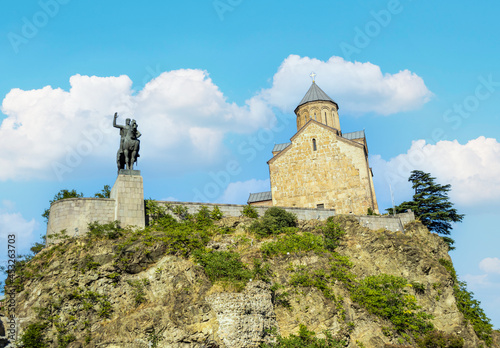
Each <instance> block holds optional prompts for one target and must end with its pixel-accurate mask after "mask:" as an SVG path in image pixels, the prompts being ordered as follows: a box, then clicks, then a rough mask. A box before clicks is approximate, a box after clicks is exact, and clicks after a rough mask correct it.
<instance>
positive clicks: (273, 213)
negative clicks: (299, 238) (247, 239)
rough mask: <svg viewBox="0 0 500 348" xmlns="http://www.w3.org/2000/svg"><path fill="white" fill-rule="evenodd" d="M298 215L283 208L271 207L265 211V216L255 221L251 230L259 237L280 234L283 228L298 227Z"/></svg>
mask: <svg viewBox="0 0 500 348" xmlns="http://www.w3.org/2000/svg"><path fill="white" fill-rule="evenodd" d="M296 226H297V216H296V215H295V214H292V213H289V212H287V211H286V210H285V209H283V208H279V207H271V208H269V209H268V210H266V212H265V213H264V216H263V217H262V218H260V219H259V220H257V221H255V222H254V223H253V224H252V225H251V226H250V230H251V231H252V232H254V233H255V234H256V235H257V236H259V237H266V236H269V235H273V234H279V233H281V232H282V230H283V228H286V227H296Z"/></svg>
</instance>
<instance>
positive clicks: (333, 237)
mask: <svg viewBox="0 0 500 348" xmlns="http://www.w3.org/2000/svg"><path fill="white" fill-rule="evenodd" d="M321 231H322V232H323V235H324V236H325V247H326V249H327V250H330V251H334V250H335V249H336V248H337V247H338V246H339V243H340V240H341V239H342V237H343V236H344V235H345V231H344V230H342V228H341V227H340V226H339V224H337V223H335V222H334V221H333V216H330V217H329V218H328V219H327V220H326V222H325V224H324V226H323V227H322V228H321Z"/></svg>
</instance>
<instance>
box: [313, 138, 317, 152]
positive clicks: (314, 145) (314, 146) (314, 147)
mask: <svg viewBox="0 0 500 348" xmlns="http://www.w3.org/2000/svg"><path fill="white" fill-rule="evenodd" d="M316 150H317V148H316V139H313V151H316Z"/></svg>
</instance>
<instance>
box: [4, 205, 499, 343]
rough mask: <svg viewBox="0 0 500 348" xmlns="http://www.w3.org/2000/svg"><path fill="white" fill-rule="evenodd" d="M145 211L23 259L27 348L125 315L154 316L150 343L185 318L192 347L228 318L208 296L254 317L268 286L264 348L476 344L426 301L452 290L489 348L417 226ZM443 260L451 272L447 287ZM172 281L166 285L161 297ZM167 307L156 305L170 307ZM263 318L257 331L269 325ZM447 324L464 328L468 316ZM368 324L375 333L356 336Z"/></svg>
mask: <svg viewBox="0 0 500 348" xmlns="http://www.w3.org/2000/svg"><path fill="white" fill-rule="evenodd" d="M147 212H148V216H149V218H150V220H149V226H147V227H146V228H144V229H122V228H120V226H119V223H118V222H113V223H108V224H98V223H91V224H89V230H90V232H89V233H88V235H87V236H86V237H84V238H80V239H78V240H76V239H75V238H70V237H67V236H66V237H65V238H62V242H61V243H59V244H57V245H53V246H50V247H48V248H46V249H44V250H42V251H41V252H39V253H38V254H37V255H36V256H34V257H33V258H31V259H27V260H24V261H19V263H18V265H17V268H16V275H17V277H16V278H15V279H14V281H12V282H11V283H9V284H8V286H14V287H15V288H16V289H17V291H18V293H19V299H20V303H21V304H22V306H20V308H23V309H20V311H22V312H21V314H22V315H23V316H25V317H32V318H34V320H32V322H30V323H27V324H26V325H27V326H26V327H25V328H24V331H23V334H22V342H24V345H25V348H30V347H67V346H69V345H70V344H81V345H82V346H83V347H92V346H96V345H97V344H98V343H99V344H100V343H102V342H103V340H104V339H108V338H107V337H108V336H109V335H115V332H116V335H122V334H123V333H122V332H121V331H120V330H121V329H120V326H119V325H121V324H120V323H122V322H121V320H125V318H129V317H130V320H131V322H133V321H135V320H141V318H149V319H148V322H147V324H146V323H141V325H138V326H137V327H136V328H135V331H134V332H135V335H138V336H137V337H139V338H140V339H143V340H144V342H148V341H150V342H151V341H152V338H151V337H152V332H153V333H154V337H155V338H154V342H156V344H158V346H159V347H161V346H162V344H166V345H168V344H173V343H172V342H170V341H169V339H171V337H173V336H172V335H173V334H172V332H170V333H166V332H167V331H164V330H165V327H170V326H169V325H173V327H175V330H177V331H175V332H179V330H181V329H180V328H181V327H182V330H190V329H189V328H190V327H193V330H197V331H195V332H197V334H196V335H198V336H195V333H193V336H190V337H191V338H190V339H191V340H192V341H191V342H193V346H196V345H195V343H196V344H197V345H198V346H199V345H201V344H202V343H203V344H204V342H205V341H207V340H212V338H210V337H209V336H207V335H202V334H200V332H205V331H202V330H206V331H207V332H209V331H210V330H215V331H213V332H217V330H221V328H220V327H219V326H217V325H222V324H220V323H224V325H228V323H229V322H228V321H224V320H223V321H220V322H219V324H217V325H215V324H213V323H214V322H217V321H214V320H215V319H214V318H215V316H216V315H222V314H221V313H220V311H219V312H217V313H216V314H214V313H213V311H212V310H211V309H210V305H209V304H208V303H207V301H208V300H207V298H209V297H214V298H219V297H221V296H222V295H221V294H223V293H227V292H229V293H231V296H229V297H227V298H228V299H230V300H231V301H236V300H237V299H238V298H241V299H243V300H242V301H246V302H244V303H243V304H242V305H241V306H242V307H241V309H240V310H241V313H243V314H242V315H247V314H248V315H252V318H254V316H256V315H258V314H257V313H255V312H251V313H250V312H249V311H251V308H252V306H251V305H250V304H249V303H248V298H249V297H248V296H253V295H249V294H247V293H246V291H247V290H248V289H249V288H251V289H253V290H252V291H254V292H252V293H251V294H254V293H255V294H258V296H257V295H256V297H255V301H254V300H253V299H254V298H253V297H250V298H252V303H253V302H258V301H262V299H263V298H265V296H264V295H265V294H267V296H269V298H270V299H272V307H271V308H274V312H273V313H275V314H272V315H275V316H279V318H280V320H279V323H280V328H279V332H280V333H281V335H278V334H277V333H276V332H277V331H275V333H274V334H270V333H262V334H261V336H259V337H260V339H263V340H264V342H263V343H262V347H269V348H270V347H340V346H342V344H344V343H345V342H348V341H349V340H351V343H352V344H354V341H355V340H360V341H359V343H358V346H362V345H363V343H362V342H361V341H362V340H363V339H361V338H360V337H370V335H372V336H374V337H375V336H376V339H377V340H379V341H377V342H382V341H383V342H390V343H391V344H394V346H396V345H397V344H399V345H405V344H406V345H411V346H419V347H463V346H464V342H469V344H470V342H476V341H474V340H473V338H471V337H466V338H460V337H458V336H457V335H456V334H452V333H450V332H449V331H447V333H444V332H442V331H438V330H437V329H436V328H440V329H441V328H442V327H443V322H442V321H439V320H442V319H441V318H438V317H436V316H435V317H433V316H432V314H431V313H434V314H435V312H432V310H433V308H434V307H436V306H440V309H439V310H440V311H441V310H443V308H445V309H446V310H450V311H452V310H453V309H450V308H448V307H446V306H448V304H447V303H448V302H447V301H444V300H443V299H445V298H446V296H452V297H455V298H456V302H457V307H458V309H459V310H460V311H461V313H463V314H464V317H465V319H466V321H467V322H470V323H471V325H472V326H473V327H474V331H475V332H476V334H477V337H479V338H480V339H481V340H482V341H483V342H485V343H486V345H492V342H493V341H492V338H491V335H492V331H491V325H490V324H489V320H488V319H487V317H486V316H485V315H484V312H483V311H482V310H481V308H480V307H479V302H477V301H475V300H473V298H472V293H470V292H468V291H467V290H466V289H465V284H464V283H461V282H459V281H458V279H457V278H456V274H455V273H454V270H453V266H452V264H451V262H450V261H448V256H447V248H446V245H445V244H443V242H442V240H441V239H440V238H438V237H437V236H435V235H431V234H429V233H428V231H427V230H426V229H425V228H423V227H422V225H421V224H419V223H414V224H411V225H408V226H407V228H406V231H407V233H406V234H402V233H393V232H389V231H370V230H368V229H365V228H363V227H361V226H359V224H358V223H357V221H356V220H354V219H353V218H351V217H342V216H338V217H333V218H329V219H328V220H327V221H324V222H317V221H307V222H303V221H297V220H296V218H295V217H294V216H293V215H291V214H290V215H288V214H289V213H286V212H284V211H281V210H279V208H277V209H273V212H272V213H270V214H269V215H268V216H267V217H266V216H265V215H264V216H263V217H261V218H247V217H242V218H226V219H224V218H223V219H220V218H221V216H220V211H219V212H218V211H217V209H213V210H209V209H208V208H207V207H202V208H201V209H200V210H199V211H198V212H197V213H195V214H188V212H187V208H185V207H175V208H174V207H169V206H166V207H162V206H159V205H158V204H157V203H156V202H154V201H148V202H147ZM285 213H286V214H285ZM419 238H420V239H419ZM97 250H99V252H97ZM435 255H440V256H439V257H442V259H438V257H436V256H435ZM398 267H399V268H398ZM445 268H446V270H447V271H448V272H449V274H450V275H451V277H452V279H453V281H454V284H453V285H451V286H448V285H447V284H449V283H447V279H449V278H447V277H448V273H447V272H445ZM174 270H175V271H174ZM430 270H432V272H430ZM403 271H406V273H404V274H406V276H405V277H402V276H401V274H403ZM426 272H427V273H426ZM187 273H189V276H186V275H185V274H187ZM429 273H431V275H429ZM429 277H430V278H429ZM432 277H434V278H432ZM436 277H437V278H436ZM48 279H50V280H49V281H50V284H45V282H47V281H48ZM431 280H432V281H431ZM44 284H45V285H46V286H45V285H44ZM263 284H264V285H263ZM166 287H169V289H170V287H171V290H169V292H167V293H162V291H165V290H164V289H165V288H166ZM35 288H36V289H37V290H36V291H37V292H34V291H35V290H34V289H35ZM35 293H36V294H42V295H34V294H35ZM160 294H161V295H160ZM240 295H241V297H238V296H240ZM221 298H224V297H221ZM244 299H246V300H244ZM214 301H215V300H214ZM269 301H271V300H269ZM27 303H29V305H27ZM210 303H212V302H210ZM223 303H224V302H223ZM235 303H237V302H231V306H228V308H231V309H233V308H235V306H236V305H235ZM158 306H160V307H161V306H168V307H165V308H168V311H169V312H168V313H169V316H164V315H160V316H156V314H155V313H156V312H155V311H156V307H158ZM236 307H237V306H236ZM161 308H162V309H161V310H160V309H158V313H160V312H161V313H164V312H165V309H163V307H161ZM454 308H455V309H456V307H454ZM455 311H456V310H455ZM247 312H248V313H247ZM231 313H233V312H231ZM238 313H239V312H238ZM259 313H260V312H259ZM437 313H439V312H437ZM261 314H262V313H260V314H259V315H261ZM158 315H159V314H158ZM196 315H198V316H197V317H196V318H197V319H193V318H195V317H194V316H196ZM231 315H235V314H234V313H233V314H231ZM272 315H271V316H272ZM170 318H172V319H171V320H172V321H171V322H168V321H166V320H170ZM202 318H203V319H202ZM231 318H233V319H234V318H236V317H233V316H232V317H231ZM255 318H256V317H255ZM233 319H231V320H233ZM247 319H248V318H246V319H244V320H243V319H242V322H245V323H246V322H249V321H248V320H247ZM221 320H222V319H221ZM245 320H247V321H245ZM446 320H449V318H446ZM184 323H188V324H184ZM366 323H369V324H370V325H371V326H370V325H368V326H366ZM299 324H300V325H299ZM129 325H130V322H129ZM142 325H144V328H143V327H142ZM191 325H192V326H191ZM202 325H213V326H209V329H207V328H206V327H205V326H202ZM245 325H246V324H245ZM259 325H260V324H259ZM259 325H256V327H255V328H252V329H255V330H258V328H262V327H263V326H259ZM453 325H455V326H456V327H459V328H460V330H462V331H461V332H462V333H465V332H467V330H465V326H463V325H464V324H463V323H461V322H455V323H454V324H453ZM461 325H462V326H461ZM218 327H219V328H218ZM325 327H327V328H329V329H328V330H327V331H324V328H325ZM308 328H311V330H310V329H308ZM330 328H332V329H330ZM333 328H335V329H333ZM367 328H369V330H374V331H373V332H370V333H367V332H366V331H363V330H368V329H367ZM374 328H376V329H374ZM447 330H449V329H447ZM454 330H455V329H454ZM456 330H458V329H456ZM314 331H316V332H321V333H319V334H318V335H316V333H315V332H314ZM159 332H160V333H162V332H165V333H164V334H157V333H159ZM210 332H212V331H210ZM169 335H170V336H169ZM377 335H378V336H377ZM195 337H196V338H195ZM220 337H222V336H220ZM273 337H274V338H273ZM474 337H475V336H474ZM180 339H183V338H180ZM343 341H344V343H342V342H343ZM35 342H36V343H35ZM73 342H77V343H73ZM167 342H170V343H167ZM207 342H208V341H207ZM364 344H365V346H366V347H368V346H373V344H372V343H369V342H365V343H364ZM213 346H214V347H215V346H216V345H215V343H213Z"/></svg>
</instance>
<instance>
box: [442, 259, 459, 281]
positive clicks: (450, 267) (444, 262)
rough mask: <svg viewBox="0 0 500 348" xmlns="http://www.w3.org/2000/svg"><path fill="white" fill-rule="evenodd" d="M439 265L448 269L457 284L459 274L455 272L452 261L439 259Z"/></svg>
mask: <svg viewBox="0 0 500 348" xmlns="http://www.w3.org/2000/svg"><path fill="white" fill-rule="evenodd" d="M439 263H440V264H441V265H443V266H444V268H446V270H447V271H448V273H450V275H451V277H452V278H453V280H454V281H455V282H456V281H457V272H455V268H454V267H453V263H451V261H449V260H446V259H439Z"/></svg>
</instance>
